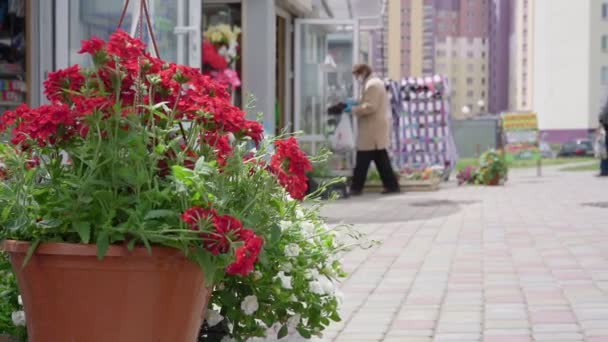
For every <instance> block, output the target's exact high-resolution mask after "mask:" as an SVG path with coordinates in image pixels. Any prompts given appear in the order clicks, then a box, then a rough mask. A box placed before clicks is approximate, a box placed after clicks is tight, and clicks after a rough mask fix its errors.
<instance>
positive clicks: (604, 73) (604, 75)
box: [602, 66, 608, 85]
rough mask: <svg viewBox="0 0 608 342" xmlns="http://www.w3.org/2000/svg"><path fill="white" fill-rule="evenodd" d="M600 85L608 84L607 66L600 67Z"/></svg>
mask: <svg viewBox="0 0 608 342" xmlns="http://www.w3.org/2000/svg"><path fill="white" fill-rule="evenodd" d="M602 85H608V66H603V67H602Z"/></svg>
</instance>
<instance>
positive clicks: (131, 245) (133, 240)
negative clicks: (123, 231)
mask: <svg viewBox="0 0 608 342" xmlns="http://www.w3.org/2000/svg"><path fill="white" fill-rule="evenodd" d="M134 248H135V239H132V240H130V241H129V243H128V244H127V249H128V250H129V252H132V251H133V249H134Z"/></svg>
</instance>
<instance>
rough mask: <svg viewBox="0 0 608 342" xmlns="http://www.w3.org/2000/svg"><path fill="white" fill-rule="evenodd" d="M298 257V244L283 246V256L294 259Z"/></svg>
mask: <svg viewBox="0 0 608 342" xmlns="http://www.w3.org/2000/svg"><path fill="white" fill-rule="evenodd" d="M298 255H300V246H298V244H295V243H290V244H289V245H287V246H285V256H288V257H290V258H295V257H297V256H298Z"/></svg>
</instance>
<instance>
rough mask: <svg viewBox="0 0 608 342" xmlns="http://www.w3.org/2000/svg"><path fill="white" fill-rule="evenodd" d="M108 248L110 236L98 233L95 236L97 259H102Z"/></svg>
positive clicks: (105, 233)
mask: <svg viewBox="0 0 608 342" xmlns="http://www.w3.org/2000/svg"><path fill="white" fill-rule="evenodd" d="M109 247H110V236H109V235H108V233H107V232H100V233H99V235H97V258H98V259H99V260H101V259H103V257H104V256H105V255H106V252H107V251H108V248H109Z"/></svg>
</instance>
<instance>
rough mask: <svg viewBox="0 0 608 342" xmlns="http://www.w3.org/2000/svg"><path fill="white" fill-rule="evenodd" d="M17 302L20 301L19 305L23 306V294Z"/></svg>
mask: <svg viewBox="0 0 608 342" xmlns="http://www.w3.org/2000/svg"><path fill="white" fill-rule="evenodd" d="M17 302H19V305H21V306H23V299H22V298H21V295H19V296H18V297H17Z"/></svg>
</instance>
